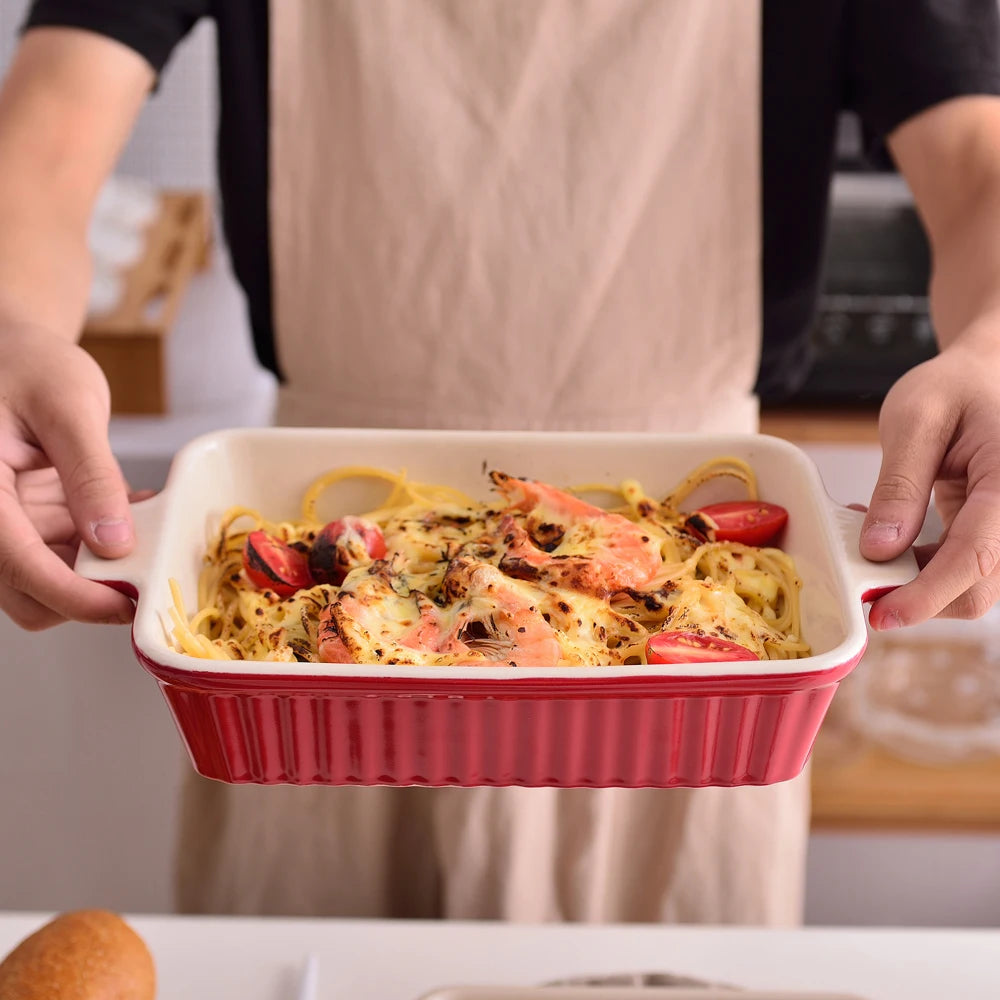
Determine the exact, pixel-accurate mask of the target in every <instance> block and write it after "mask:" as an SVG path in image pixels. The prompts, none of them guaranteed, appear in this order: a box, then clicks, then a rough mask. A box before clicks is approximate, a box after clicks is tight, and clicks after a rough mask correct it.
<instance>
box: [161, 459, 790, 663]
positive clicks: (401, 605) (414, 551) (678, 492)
mask: <svg viewBox="0 0 1000 1000" xmlns="http://www.w3.org/2000/svg"><path fill="white" fill-rule="evenodd" d="M718 476H726V477H732V478H735V479H736V480H737V481H739V482H740V483H741V484H742V486H743V488H744V489H745V491H746V494H747V496H748V498H749V500H750V501H756V499H757V486H756V480H755V477H754V474H753V471H752V469H751V468H750V467H749V465H747V464H746V463H745V462H743V461H741V460H739V459H735V458H720V459H717V460H713V461H711V462H707V463H705V464H704V465H702V466H700V467H699V468H697V469H694V470H693V471H692V472H691V473H690V474H689V475H688V476H686V477H685V478H684V480H682V481H681V482H680V483H679V484H678V485H677V486H676V487H675V488H674V489H673V490H672V491H671V492H670V493H669V494H668V495H667V496H666V497H665V498H663V499H662V500H658V499H656V498H654V497H651V496H649V495H648V494H647V493H646V491H645V490H644V489H643V487H642V485H641V484H640V483H639V482H637V481H635V480H627V481H625V482H623V483H621V484H620V485H618V486H607V485H604V484H590V485H585V486H580V487H576V488H574V489H572V490H568V491H562V490H558V489H555V488H554V487H552V486H550V485H548V484H546V483H542V482H537V481H533V480H524V479H515V478H513V477H511V476H508V475H506V474H504V473H500V472H493V473H491V479H492V481H493V484H494V486H495V488H496V490H497V492H498V494H499V500H498V501H494V502H493V503H484V502H480V501H477V500H474V499H473V498H471V497H469V496H466V495H465V494H463V493H461V492H460V491H458V490H455V489H452V488H450V487H448V486H443V485H435V484H429V483H420V482H414V481H412V480H410V479H409V478H407V476H406V474H405V472H398V473H397V472H391V471H388V470H384V469H377V468H371V467H367V466H350V467H343V468H338V469H334V470H332V471H330V472H328V473H326V474H324V475H322V476H320V477H319V478H318V479H316V480H315V482H313V484H312V485H311V486H310V487H309V488H308V490H307V491H306V493H305V496H304V497H303V500H302V509H301V515H300V517H299V518H298V519H297V520H295V521H285V522H275V521H269V520H267V519H266V518H265V517H264V516H263V515H262V514H260V513H259V512H258V511H255V510H252V509H248V508H245V507H233V508H231V509H230V510H228V511H227V512H226V513H225V514H224V516H223V518H222V520H221V523H220V525H219V527H218V530H217V532H216V534H215V537H214V538H213V539H212V540H211V543H210V545H209V546H208V548H207V551H206V554H205V557H204V564H203V567H202V570H201V573H200V578H199V584H198V597H197V608H196V610H195V611H194V613H193V614H190V615H189V614H188V612H187V610H186V609H185V607H184V604H183V601H182V595H181V593H180V589H179V587H178V586H177V584H176V583H175V582H174V581H171V588H172V594H173V600H174V605H173V607H172V608H171V609H170V614H171V617H172V619H173V630H172V637H173V641H174V644H175V647H176V648H177V649H178V650H179V651H181V652H184V653H187V654H189V655H192V656H196V657H205V658H213V659H237V660H239V659H244V660H275V661H285V662H294V661H306V662H315V661H327V662H357V663H409V664H429V665H458V664H471V665H474V664H480V663H482V664H511V665H515V666H530V665H546V666H556V665H567V666H568V665H594V666H600V665H615V664H626V663H636V664H642V663H647V662H665V661H664V660H663V659H662V658H661V656H660V655H659V653H658V654H657V655H656V656H653V655H651V652H650V651H651V650H652V649H654V648H655V649H657V650H662V647H663V645H664V641H665V640H666V639H667V637H679V641H678V642H675V643H673V645H674V647H675V648H677V649H679V650H681V654H680V658H681V659H690V658H696V659H698V658H701V659H704V658H708V659H712V658H714V659H730V658H750V659H786V658H795V657H800V656H806V655H808V653H809V647H808V645H807V644H806V643H805V642H804V641H803V639H802V637H801V621H800V613H799V590H800V586H801V584H800V581H799V579H798V577H797V574H796V571H795V566H794V564H793V562H792V559H791V558H790V557H789V556H788V554H787V553H785V552H784V551H782V550H781V549H780V548H777V547H774V546H773V545H771V544H766V545H756V544H747V543H746V542H743V541H739V540H735V539H733V538H731V537H726V533H725V532H724V531H722V530H721V528H720V527H719V526H718V525H716V524H715V523H714V522H713V521H712V518H711V517H710V516H709V515H708V513H707V512H708V511H709V510H710V508H705V512H703V513H700V514H698V515H697V516H693V515H692V513H690V512H683V511H682V510H681V506H682V504H683V503H684V502H685V500H687V498H688V497H689V496H690V495H691V494H692V493H693V492H694V491H695V490H696V489H697V488H698V487H699V486H701V485H703V484H704V483H705V482H706V481H708V480H709V479H712V478H715V477H718ZM356 477H365V478H373V479H377V480H384V481H385V483H386V484H387V489H388V494H387V496H386V498H385V500H384V501H383V502H382V503H381V504H380V505H379V506H378V507H377V508H376V509H374V510H370V511H367V512H365V513H364V514H362V515H359V516H358V517H349V518H344V519H342V520H340V521H337V522H333V523H332V524H329V525H325V524H324V522H323V521H322V520H321V518H320V516H319V514H318V502H319V500H320V498H321V497H322V496H323V495H324V494H325V493H326V491H328V490H329V489H330V488H331V487H334V486H335V485H336V484H337V483H339V482H342V481H344V480H347V479H353V478H356ZM597 494H600V495H602V496H603V497H604V498H610V504H609V505H607V506H596V505H593V504H591V503H589V502H587V501H586V500H585V499H583V498H584V496H588V497H589V496H592V495H597ZM778 509H779V510H780V508H778ZM383 543H384V544H383ZM330 546H333V547H334V549H335V552H334V553H333V554H334V555H335V556H336V558H334V559H332V560H331V559H329V558H326V557H327V556H329V555H330V551H327V550H328V549H329V548H330ZM373 553H375V554H374V555H373ZM331 567H334V569H331ZM338 568H339V569H338ZM335 572H336V573H338V574H341V575H331V574H333V573H335ZM290 580H291V581H293V582H289V581H290ZM295 581H298V582H295ZM713 649H715V650H719V649H721V650H726V649H731V650H738V651H739V653H740V656H739V657H727V656H725V655H719V654H718V653H717V652H716V653H715V654H711V655H710V654H709V653H706V651H711V650H713ZM685 650H686V651H687V652H686V653H685ZM692 651H700V653H699V655H697V656H695V655H692Z"/></svg>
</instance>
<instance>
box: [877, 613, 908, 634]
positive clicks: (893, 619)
mask: <svg viewBox="0 0 1000 1000" xmlns="http://www.w3.org/2000/svg"><path fill="white" fill-rule="evenodd" d="M902 627H903V619H902V618H900V617H899V612H898V611H887V612H886V613H885V615H883V617H882V621H881V622H880V623H879V627H878V630H879V631H880V632H887V631H888V630H889V629H891V628H902Z"/></svg>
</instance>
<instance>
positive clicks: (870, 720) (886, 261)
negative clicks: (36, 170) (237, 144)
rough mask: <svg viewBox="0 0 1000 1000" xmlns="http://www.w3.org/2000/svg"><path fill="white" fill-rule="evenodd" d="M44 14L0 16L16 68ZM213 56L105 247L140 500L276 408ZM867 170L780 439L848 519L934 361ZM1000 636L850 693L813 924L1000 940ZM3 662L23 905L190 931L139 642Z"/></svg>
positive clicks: (818, 795)
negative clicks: (208, 441)
mask: <svg viewBox="0 0 1000 1000" xmlns="http://www.w3.org/2000/svg"><path fill="white" fill-rule="evenodd" d="M25 7H26V2H25V0H0V71H3V70H4V69H5V68H6V66H7V64H8V61H9V59H10V56H11V53H12V51H13V47H14V44H15V38H16V33H17V29H18V26H19V24H20V23H21V19H22V17H23V14H24V10H25ZM213 47H214V35H213V27H212V25H211V24H209V23H203V24H202V25H201V26H200V27H199V28H198V29H197V30H196V31H195V32H194V33H193V34H192V36H191V37H190V38H189V39H188V40H187V41H186V42H185V43H184V45H183V46H182V47H181V49H180V50H179V51H178V52H177V53H176V55H175V56H174V58H173V59H172V61H171V63H170V64H169V66H168V69H167V72H166V74H165V76H164V78H163V80H162V83H161V86H160V88H159V89H158V91H157V93H156V94H155V95H154V96H153V97H152V98H151V100H150V101H149V103H148V106H147V107H146V109H145V110H144V112H143V114H142V117H141V120H140V122H139V126H138V129H137V130H136V132H135V134H134V136H133V137H132V139H131V141H130V143H129V145H128V148H127V149H126V151H125V153H124V155H123V157H122V160H121V162H120V164H119V167H118V174H119V176H120V181H119V183H118V184H117V185H116V186H114V187H113V188H111V189H109V191H108V192H107V193H106V197H105V199H104V202H103V209H102V211H103V217H102V220H100V221H101V225H100V226H95V230H94V233H93V238H94V241H95V244H96V245H95V250H98V251H99V252H100V253H101V254H102V255H103V258H104V259H105V260H106V261H107V262H108V267H107V268H106V269H103V270H102V269H99V274H98V278H99V280H98V282H96V283H95V299H94V318H93V324H92V325H90V324H89V327H90V337H91V340H90V343H92V344H93V345H94V350H95V354H98V353H99V352H100V351H104V352H106V353H105V354H104V355H101V359H102V363H104V362H105V360H106V361H107V364H108V369H107V370H108V371H109V378H112V376H114V377H117V378H119V379H121V386H120V388H119V390H118V391H119V392H120V393H125V394H127V393H128V391H129V388H130V387H131V388H133V389H134V388H135V383H136V380H137V378H138V377H139V376H138V375H137V371H136V366H137V365H139V364H141V365H142V367H143V371H142V373H141V377H142V378H143V379H146V380H147V381H145V382H143V385H144V386H152V388H150V389H148V391H147V390H145V389H144V391H143V393H142V394H141V395H142V399H141V400H140V403H141V402H142V401H146V403H149V401H150V400H153V404H151V405H150V407H149V408H151V409H153V410H154V411H157V412H153V413H146V414H144V415H143V414H136V413H134V412H133V413H127V412H124V410H122V407H121V406H119V410H120V411H121V412H119V413H117V414H116V415H115V417H114V419H113V423H112V444H113V446H114V448H115V451H116V453H117V454H118V456H119V459H120V460H121V462H122V465H123V467H124V470H125V473H126V475H127V476H128V478H129V479H130V481H131V483H132V485H133V486H134V487H136V488H139V487H154V488H155V487H157V486H159V485H161V483H162V481H163V478H164V476H165V474H166V470H167V467H168V465H169V461H170V457H171V455H172V454H173V453H174V451H175V450H176V449H177V448H178V447H180V446H181V445H182V444H184V443H185V442H186V441H188V440H189V439H190V438H192V437H194V436H196V435H197V434H200V433H202V432H204V431H208V430H213V429H215V428H219V427H224V426H234V425H244V426H245V425H255V424H264V423H266V422H267V420H268V417H269V413H270V409H271V405H272V401H273V393H274V385H273V380H272V379H271V377H270V376H269V375H267V374H266V373H264V372H263V371H261V370H260V369H259V367H258V366H257V365H256V363H255V361H254V359H253V354H252V350H251V346H250V336H249V331H248V326H247V321H246V316H245V313H244V308H243V302H242V299H241V296H240V293H239V292H238V290H237V288H236V286H235V284H234V281H233V279H232V276H231V274H230V272H229V268H228V262H227V260H226V256H225V248H224V246H223V245H222V244H221V242H220V240H219V239H218V237H217V234H216V232H215V226H214V223H213V221H212V220H213V211H212V192H213V190H214V186H215V180H214V122H215V110H216V109H215V79H214V69H215V66H214V59H213ZM859 151H860V143H859V137H858V135H857V130H856V127H855V126H854V124H853V123H852V122H851V121H850V120H849V119H845V121H844V124H843V130H842V142H841V163H840V165H841V174H840V176H839V177H838V180H837V184H836V189H835V193H834V204H833V214H832V226H831V236H830V255H829V261H828V269H827V280H826V286H825V290H824V296H823V301H822V303H821V309H820V314H819V316H818V318H817V322H816V326H815V330H814V352H815V360H814V364H813V369H812V371H811V374H810V376H809V379H808V380H807V382H806V384H805V385H804V386H803V387H802V388H801V390H800V391H799V392H798V393H797V395H796V396H795V397H794V398H793V399H792V400H791V401H790V402H787V401H786V402H785V403H784V404H783V405H782V406H781V407H771V408H769V409H768V410H767V412H766V417H767V420H766V423H765V430H768V431H770V432H773V433H779V434H783V435H786V436H788V437H790V438H792V439H793V440H796V441H797V443H799V444H801V445H802V446H803V447H805V448H806V449H807V450H808V451H809V453H810V454H811V455H812V456H813V458H814V459H815V460H816V462H817V464H818V465H819V467H820V471H821V473H822V475H823V478H824V481H825V482H826V485H827V488H828V490H829V492H830V493H831V495H832V496H833V497H834V499H836V500H838V501H841V502H844V503H847V502H852V501H860V502H864V501H865V500H866V499H867V497H868V496H869V494H870V490H871V487H872V485H873V483H874V481H875V478H876V475H877V472H878V465H879V451H878V446H877V442H876V439H875V435H874V426H875V424H874V414H875V408H876V407H877V403H878V400H879V399H880V398H881V395H882V394H884V392H885V390H886V388H887V387H888V386H889V385H890V384H891V382H892V381H893V380H894V379H895V378H896V377H897V376H898V374H899V373H900V372H901V371H903V370H905V369H906V368H907V367H909V366H910V365H912V364H914V363H917V362H919V361H921V360H923V359H925V358H926V357H928V356H930V354H931V353H932V352H933V349H934V348H933V338H932V332H931V328H930V324H929V320H928V318H927V314H926V306H927V303H926V299H925V296H924V287H925V283H926V278H927V269H928V258H927V248H926V244H925V242H924V240H923V236H922V233H921V231H920V228H919V225H918V224H917V222H916V218H915V215H914V213H913V209H912V204H911V202H910V199H909V195H908V193H907V191H906V188H905V185H903V184H902V182H901V181H900V179H899V178H898V177H896V176H895V175H893V174H891V173H885V172H878V171H874V172H873V170H872V165H871V164H870V163H868V162H866V161H864V160H863V159H861V158H860V156H859ZM161 190H167V191H171V192H177V193H178V197H179V199H180V200H179V201H176V202H175V203H172V204H174V205H175V208H176V207H177V206H180V207H179V208H177V215H176V218H174V219H173V221H169V220H168V221H169V225H167V224H166V223H165V224H164V226H161V229H162V230H163V231H160V229H156V233H157V234H158V235H157V237H156V238H157V240H159V241H160V243H158V244H157V246H158V247H159V252H161V257H160V258H159V260H158V263H157V262H154V263H155V265H156V267H159V269H160V270H159V272H158V273H159V274H160V277H159V278H157V277H156V275H153V277H152V278H150V277H149V275H148V274H147V276H146V277H147V279H148V280H149V287H148V288H147V293H148V294H146V296H145V297H144V298H142V300H141V301H138V302H132V303H131V306H130V310H125V311H124V312H123V311H122V310H117V311H116V309H115V306H114V302H115V299H116V296H119V295H124V294H125V291H126V289H125V286H123V285H121V284H119V283H118V282H119V280H120V279H119V278H118V277H117V276H116V274H117V272H116V270H115V267H116V266H119V268H120V269H124V268H126V266H131V265H132V264H134V263H135V261H134V260H133V259H132V258H133V257H134V256H135V255H137V254H138V255H140V256H141V255H142V254H143V253H144V252H146V250H147V249H148V248H146V247H144V245H143V242H142V240H140V241H139V243H138V244H137V243H136V239H137V234H141V233H143V232H148V233H152V232H153V231H154V229H155V227H156V225H157V224H156V223H153V222H150V218H151V216H152V215H155V213H156V211H158V208H157V206H160V205H161V202H160V195H159V192H160V191H161ZM150 206H153V207H152V208H151V207H150ZM192 206H194V207H192ZM202 210H203V211H204V214H199V213H200V212H201V211H202ZM199 225H200V226H201V229H200V230H198V229H196V228H195V227H196V226H199ZM206 226H207V228H206ZM192 233H194V234H195V235H192ZM192 240H193V241H195V243H197V245H198V246H197V249H192V247H193V246H194V245H195V243H192V242H191V241H192ZM138 269H139V270H141V268H138ZM150 289H151V291H150ZM129 352H133V353H132V354H130V353H129ZM130 357H131V358H133V359H139V360H138V361H135V360H133V362H132V363H131V367H130V363H129V358H130ZM123 358H124V359H125V360H124V361H123V360H122V359H123ZM181 358H185V359H186V360H185V362H184V363H181V362H180V359H181ZM175 359H176V362H175ZM192 359H194V360H192ZM123 372H124V375H123ZM112 381H113V383H114V378H112ZM118 398H119V402H121V401H123V400H126V396H125V395H119V397H118ZM126 401H127V400H126ZM766 402H767V401H765V403H766ZM126 408H128V407H126ZM131 408H132V409H136V408H137V407H135V406H132V407H131ZM138 408H141V406H140V407H138ZM831 416H835V417H836V419H831ZM998 633H1000V630H998V629H997V625H996V616H990V617H988V618H987V619H985V620H983V621H981V622H977V623H972V624H967V623H966V624H964V625H963V626H962V627H956V626H955V625H954V624H949V623H931V624H930V625H927V626H924V627H922V628H919V629H914V630H910V631H908V632H907V633H906V634H904V635H896V636H894V637H893V638H892V639H888V640H887V639H883V638H881V637H878V638H876V640H875V641H874V642H873V644H872V647H871V650H870V653H869V655H868V657H867V658H866V660H865V663H864V665H863V666H862V667H861V668H859V669H858V670H857V671H856V672H855V674H854V675H852V676H851V678H849V680H848V682H847V683H845V684H844V685H843V686H842V689H841V691H840V692H839V693H838V695H837V698H836V699H835V704H834V709H833V710H832V712H831V715H830V717H829V720H828V722H827V724H826V725H825V726H824V731H823V736H822V737H821V742H820V744H819V745H818V746H817V750H816V754H815V757H814V763H815V766H814V793H815V808H814V832H813V836H812V838H811V845H810V857H809V874H808V896H807V920H808V922H810V923H817V924H866V925H878V924H894V925H909V924H916V925H953V926H996V925H998V924H1000V666H998V663H997V655H998V654H997V653H996V652H995V645H996V643H995V639H996V638H997V636H998ZM0 643H2V647H3V650H4V655H3V657H2V663H3V669H0V803H2V805H0V858H2V859H3V863H2V864H0V909H2V910H19V909H24V910H65V909H71V908H74V907H77V906H107V907H110V908H115V909H120V910H125V911H131V912H162V911H169V910H170V908H171V886H170V869H171V863H172V833H173V827H174V821H175V813H176V805H177V789H178V786H179V782H180V778H181V775H182V773H183V768H184V767H186V766H187V765H186V760H185V759H184V758H183V754H182V750H181V748H180V745H179V741H178V739H177V735H176V732H175V731H174V728H173V725H172V723H171V721H170V719H169V716H168V713H167V710H166V708H165V706H164V705H163V703H162V700H161V697H160V695H159V693H158V691H157V690H156V687H155V684H154V682H153V680H152V679H151V678H150V677H149V676H148V675H146V674H145V673H144V672H143V670H142V669H141V668H140V667H139V666H138V665H137V663H136V661H135V660H134V659H133V657H132V654H131V650H130V646H129V636H128V632H127V630H125V629H119V628H98V627H84V626H78V625H68V626H64V627H62V628H59V629H56V630H51V631H49V632H46V633H43V634H38V635H27V634H25V633H22V632H21V631H19V630H18V629H17V628H15V627H13V626H12V625H10V624H9V623H8V622H7V621H6V620H5V619H4V620H3V621H0Z"/></svg>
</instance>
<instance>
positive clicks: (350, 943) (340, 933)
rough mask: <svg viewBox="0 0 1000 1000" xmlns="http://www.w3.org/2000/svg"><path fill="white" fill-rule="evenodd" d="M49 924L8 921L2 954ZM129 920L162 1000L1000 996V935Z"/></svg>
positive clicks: (0, 928)
mask: <svg viewBox="0 0 1000 1000" xmlns="http://www.w3.org/2000/svg"><path fill="white" fill-rule="evenodd" d="M47 919H48V916H47V915H42V914H24V913H12V914H6V915H0V954H6V953H7V951H9V950H10V949H11V948H12V947H13V946H14V945H15V944H16V943H17V942H18V941H19V940H21V939H22V938H23V937H25V936H26V935H27V934H29V933H31V932H32V931H33V930H35V929H36V928H37V927H39V926H41V925H42V924H43V923H44V922H45V921H46V920H47ZM128 919H129V922H130V923H131V924H132V926H133V927H134V928H135V929H136V930H137V931H138V932H139V933H140V934H141V935H142V936H143V937H144V939H145V940H146V942H147V944H148V945H149V947H150V950H151V951H152V952H153V956H154V959H155V961H156V964H157V971H158V976H159V986H160V988H159V994H158V997H159V1000H202V998H204V1000H209V998H212V1000H225V998H230V997H232V998H234V1000H235V998H239V1000H294V998H295V997H296V990H297V984H298V982H299V978H300V976H301V971H302V968H303V966H304V964H305V960H306V956H307V955H308V954H309V953H310V952H312V953H314V954H315V955H316V956H317V958H318V960H319V989H318V992H317V997H316V1000H417V998H418V997H420V996H421V995H423V994H425V993H428V992H430V991H431V990H434V989H436V988H440V987H444V986H455V985H460V984H466V985H468V984H478V985H484V984H488V985H508V986H518V985H520V986H527V985H537V984H541V983H543V982H546V981H551V980H554V979H565V978H567V977H571V976H579V975H599V974H611V973H622V972H670V973H674V974H679V975H680V974H683V975H688V976H693V977H697V978H703V979H706V980H711V981H714V982H717V983H719V982H725V983H727V984H731V985H733V986H738V987H742V988H744V989H757V990H791V991H809V992H819V991H826V992H840V993H847V994H853V995H857V996H858V997H859V998H863V1000H996V998H997V997H998V996H1000V961H998V958H1000V930H996V931H992V930H990V931H976V930H895V929H885V930H883V929H879V930H868V929H820V928H806V929H801V930H763V929H750V928H705V927H694V926H683V927H678V926H671V927H668V926H651V925H630V926H621V925H619V926H594V925H580V924H575V925H574V924H549V925H543V926H532V925H524V924H520V925H518V924H496V923H486V922H483V923H461V922H449V923H445V922H437V921H378V920H369V921H364V920H299V919H287V918H284V919H283V918H277V919H276V918H270V919H258V918H205V917H201V918H197V917H195V918H191V917H162V916H158V917H146V916H135V917H129V918H128ZM625 992H626V993H627V992H628V991H627V990H625Z"/></svg>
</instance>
